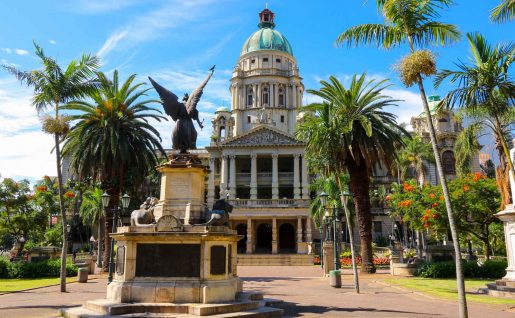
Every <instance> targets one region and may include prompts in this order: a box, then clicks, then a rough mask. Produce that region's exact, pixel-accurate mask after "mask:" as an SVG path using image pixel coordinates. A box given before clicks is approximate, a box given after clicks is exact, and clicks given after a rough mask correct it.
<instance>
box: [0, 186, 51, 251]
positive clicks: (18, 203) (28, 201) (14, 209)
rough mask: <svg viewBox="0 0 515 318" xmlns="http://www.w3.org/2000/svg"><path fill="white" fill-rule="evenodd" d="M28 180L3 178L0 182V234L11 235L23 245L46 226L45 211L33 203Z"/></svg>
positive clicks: (21, 248)
mask: <svg viewBox="0 0 515 318" xmlns="http://www.w3.org/2000/svg"><path fill="white" fill-rule="evenodd" d="M32 201H33V196H32V194H31V190H30V186H29V182H28V181H27V180H22V181H19V182H16V181H14V180H13V179H10V178H5V179H4V180H3V181H2V182H1V183H0V236H3V235H5V234H9V235H12V236H14V237H16V238H18V239H20V238H22V237H23V238H24V241H23V242H21V245H22V246H21V247H20V249H19V251H18V252H19V253H21V251H22V250H23V245H25V243H26V242H28V241H29V240H30V239H31V238H32V237H33V236H35V235H36V234H37V233H38V232H43V231H44V230H45V226H46V219H47V218H46V213H45V212H44V211H41V209H36V208H35V207H34V205H33V202H32Z"/></svg>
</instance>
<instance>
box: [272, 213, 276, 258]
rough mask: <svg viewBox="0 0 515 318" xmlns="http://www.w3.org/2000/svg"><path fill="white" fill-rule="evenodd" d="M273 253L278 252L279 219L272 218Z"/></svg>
mask: <svg viewBox="0 0 515 318" xmlns="http://www.w3.org/2000/svg"><path fill="white" fill-rule="evenodd" d="M272 254H277V219H276V218H273V219H272Z"/></svg>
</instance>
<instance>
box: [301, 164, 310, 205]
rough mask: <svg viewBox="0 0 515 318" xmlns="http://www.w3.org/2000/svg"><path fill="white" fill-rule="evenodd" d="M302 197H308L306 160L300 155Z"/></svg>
mask: <svg viewBox="0 0 515 318" xmlns="http://www.w3.org/2000/svg"><path fill="white" fill-rule="evenodd" d="M302 198H303V199H309V180H308V161H307V160H306V155H304V156H302Z"/></svg>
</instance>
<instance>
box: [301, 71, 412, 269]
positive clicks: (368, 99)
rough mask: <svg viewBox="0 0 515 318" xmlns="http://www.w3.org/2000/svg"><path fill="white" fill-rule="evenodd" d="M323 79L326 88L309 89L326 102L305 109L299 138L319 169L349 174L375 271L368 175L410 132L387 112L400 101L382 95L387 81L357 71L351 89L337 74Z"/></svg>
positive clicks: (365, 259) (366, 253)
mask: <svg viewBox="0 0 515 318" xmlns="http://www.w3.org/2000/svg"><path fill="white" fill-rule="evenodd" d="M320 83H321V85H322V88H320V89H319V90H308V92H309V93H311V94H313V95H315V96H318V97H320V98H321V99H322V102H321V103H314V104H311V105H308V106H306V107H304V109H303V110H304V111H306V112H307V113H308V114H307V115H306V116H305V118H304V120H303V121H302V122H301V123H300V124H299V126H298V128H297V137H298V138H299V139H301V140H304V141H305V142H306V144H307V145H306V155H307V156H308V158H310V159H309V160H310V161H309V162H310V163H312V162H315V165H314V166H313V167H312V168H314V169H315V172H319V173H321V174H323V175H330V174H331V173H335V174H337V175H342V174H344V173H348V174H349V185H350V191H351V193H352V197H353V202H354V211H355V213H356V219H357V224H358V227H359V233H360V239H361V257H362V264H361V270H362V271H363V272H375V266H374V264H373V260H372V254H373V252H372V214H371V211H370V194H369V188H370V177H371V176H372V172H373V169H374V167H375V166H376V165H377V164H379V165H381V164H383V165H385V164H386V165H387V166H388V165H389V164H390V163H391V161H392V159H393V158H394V156H395V148H396V145H397V144H402V143H403V141H402V137H403V136H406V135H407V133H406V131H405V130H404V129H403V128H402V127H400V126H399V125H397V123H396V121H395V118H396V117H395V115H393V114H390V113H388V112H385V111H383V108H384V107H386V106H392V105H394V104H395V102H396V100H393V99H391V98H389V97H388V96H385V95H383V94H382V93H383V90H384V89H385V88H386V87H387V86H385V83H386V81H379V82H375V81H374V80H371V81H366V77H365V74H363V75H361V76H359V77H358V76H356V75H355V76H354V77H353V79H352V81H351V83H350V85H349V88H348V89H347V88H345V87H344V86H343V85H342V84H341V83H340V82H339V81H338V79H336V78H335V77H334V76H331V77H330V78H329V82H326V81H321V82H320ZM337 180H338V179H337ZM338 187H339V189H340V192H343V190H345V185H343V184H341V183H339V184H338Z"/></svg>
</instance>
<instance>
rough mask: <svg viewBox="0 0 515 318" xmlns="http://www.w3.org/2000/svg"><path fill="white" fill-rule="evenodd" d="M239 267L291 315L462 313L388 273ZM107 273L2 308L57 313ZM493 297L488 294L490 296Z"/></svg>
mask: <svg viewBox="0 0 515 318" xmlns="http://www.w3.org/2000/svg"><path fill="white" fill-rule="evenodd" d="M238 273H239V275H240V277H242V278H243V280H244V288H245V289H246V290H259V291H263V292H265V293H266V294H267V296H268V297H273V298H278V299H282V300H283V301H284V304H283V305H282V308H284V309H285V313H286V315H287V316H288V317H320V316H323V317H438V318H439V317H457V305H456V303H455V302H452V301H447V300H440V299H434V298H430V297H425V296H422V295H420V294H415V293H412V292H409V291H405V290H402V289H399V288H395V287H389V286H387V285H386V284H384V283H381V278H386V277H388V278H389V277H390V276H389V275H385V274H374V275H363V276H362V277H361V290H362V294H360V295H356V294H354V291H353V288H352V286H351V282H352V275H351V273H350V271H349V272H346V273H345V275H344V278H343V285H344V286H343V288H341V289H335V288H331V287H330V286H329V282H328V279H327V278H321V277H320V276H321V271H320V269H319V267H315V266H313V267H311V266H299V267H295V266H289V267H281V266H277V267H273V266H272V267H271V266H268V267H260V266H245V267H243V266H241V267H238ZM106 283H107V282H106V279H105V277H103V278H99V279H95V280H90V281H89V282H88V283H87V284H79V283H72V284H68V292H67V293H60V292H59V286H52V287H45V288H40V289H34V290H30V291H25V292H20V293H12V294H5V295H0V314H1V317H7V318H18V317H19V318H21V317H23V318H31V317H55V316H56V313H57V310H58V309H59V308H62V307H73V306H78V305H80V304H82V303H83V302H84V301H85V300H88V299H97V298H104V297H105V290H106ZM485 297H488V296H485ZM469 308H470V311H469V312H470V317H472V318H473V317H478V318H479V317H481V318H483V317H484V318H487V317H494V318H504V317H506V318H507V317H510V318H513V317H515V308H511V309H510V308H508V307H507V306H501V305H489V304H476V303H472V304H470V305H469Z"/></svg>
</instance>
